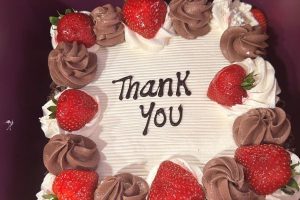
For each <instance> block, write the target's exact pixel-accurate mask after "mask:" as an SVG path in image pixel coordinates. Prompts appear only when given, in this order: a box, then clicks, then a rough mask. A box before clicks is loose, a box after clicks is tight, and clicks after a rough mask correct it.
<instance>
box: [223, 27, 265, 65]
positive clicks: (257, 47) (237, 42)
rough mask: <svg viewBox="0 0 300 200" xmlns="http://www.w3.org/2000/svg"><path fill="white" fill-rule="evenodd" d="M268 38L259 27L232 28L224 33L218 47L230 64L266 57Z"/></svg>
mask: <svg viewBox="0 0 300 200" xmlns="http://www.w3.org/2000/svg"><path fill="white" fill-rule="evenodd" d="M268 38H269V36H268V35H267V34H266V33H265V32H264V31H263V30H262V28H261V27H259V26H256V27H252V26H250V25H245V26H233V27H229V28H228V29H227V30H226V31H224V33H223V35H222V37H221V41H220V47H221V50H222V53H223V55H224V57H225V58H226V59H227V60H229V61H230V62H239V61H242V60H244V59H246V58H256V57H258V56H264V55H266V48H267V47H268V44H267V43H266V40H267V39H268Z"/></svg>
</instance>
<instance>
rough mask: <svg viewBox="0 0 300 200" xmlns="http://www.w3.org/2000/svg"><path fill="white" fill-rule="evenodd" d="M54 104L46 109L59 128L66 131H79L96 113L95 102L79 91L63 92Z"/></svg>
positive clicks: (96, 106) (96, 105)
mask: <svg viewBox="0 0 300 200" xmlns="http://www.w3.org/2000/svg"><path fill="white" fill-rule="evenodd" d="M54 102H55V103H56V106H51V107H49V108H48V110H50V111H52V112H53V113H52V114H51V115H50V118H56V119H57V122H58V125H59V127H60V128H62V129H64V130H66V131H76V130H79V129H81V128H82V127H84V125H85V124H87V123H88V122H90V121H91V120H92V119H93V117H94V116H95V114H96V113H97V111H98V104H97V102H96V101H95V100H94V99H93V98H92V97H91V96H90V95H88V94H87V93H85V92H83V91H81V90H76V89H69V90H65V91H64V92H63V93H62V94H61V95H60V96H59V98H58V100H57V102H56V101H55V100H54Z"/></svg>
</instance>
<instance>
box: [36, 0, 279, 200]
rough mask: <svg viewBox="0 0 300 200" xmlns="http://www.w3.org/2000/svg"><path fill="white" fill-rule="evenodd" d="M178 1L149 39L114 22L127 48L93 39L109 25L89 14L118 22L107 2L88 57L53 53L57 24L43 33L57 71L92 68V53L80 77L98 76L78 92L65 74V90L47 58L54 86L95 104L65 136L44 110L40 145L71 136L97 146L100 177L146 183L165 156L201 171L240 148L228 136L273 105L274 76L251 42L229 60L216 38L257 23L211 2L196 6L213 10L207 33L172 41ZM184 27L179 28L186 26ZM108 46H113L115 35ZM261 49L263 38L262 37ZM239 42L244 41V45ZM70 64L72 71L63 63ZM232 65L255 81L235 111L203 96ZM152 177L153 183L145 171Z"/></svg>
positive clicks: (241, 9)
mask: <svg viewBox="0 0 300 200" xmlns="http://www.w3.org/2000/svg"><path fill="white" fill-rule="evenodd" d="M184 2H185V1H174V2H173V3H172V2H171V4H170V5H167V6H166V7H167V10H168V11H167V12H168V13H167V15H166V18H165V20H164V24H163V25H162V27H161V28H160V29H159V30H158V32H157V33H156V35H155V37H153V38H152V39H146V38H144V37H143V36H141V35H140V34H138V33H136V32H135V31H133V30H131V29H130V28H129V27H128V26H127V25H126V24H125V23H124V24H123V23H122V22H119V23H122V24H119V25H118V26H124V27H123V28H124V33H123V34H124V40H125V41H124V42H123V43H120V44H117V45H111V43H110V41H109V42H108V43H109V44H107V41H105V39H107V40H109V39H111V38H110V37H108V36H107V35H106V36H107V37H106V38H105V37H104V36H103V34H100V36H101V37H100V36H98V35H97V31H98V33H99V32H101V30H102V29H101V28H103V27H105V28H107V27H108V24H104V25H103V24H102V25H101V24H100V25H99V24H98V25H99V26H98V27H97V23H98V22H99V21H97V20H99V18H97V16H98V17H100V18H101V17H103V16H104V14H103V13H102V14H101V15H100V14H99V13H98V15H97V12H100V11H101V12H103V10H101V9H103V8H104V7H106V8H107V9H106V10H108V11H111V10H113V11H114V12H115V14H114V15H110V16H109V17H110V18H107V19H109V20H107V19H106V20H107V21H108V22H107V23H110V22H111V23H112V24H113V25H116V23H118V22H116V21H114V20H115V19H114V20H113V19H112V18H111V16H114V17H116V16H118V13H119V12H121V11H120V10H119V9H118V8H114V7H112V6H107V5H106V6H104V7H99V8H96V9H95V10H94V11H92V12H91V16H92V17H93V19H94V23H95V27H94V31H95V34H96V37H97V39H96V40H97V44H95V45H93V46H92V47H90V48H88V52H89V53H86V52H85V53H82V51H83V52H84V47H83V45H81V46H80V45H79V44H77V43H70V44H69V46H68V45H67V46H66V45H65V44H61V43H60V44H58V46H57V41H58V39H57V38H56V37H57V30H56V27H55V26H52V27H51V35H52V44H53V46H54V48H56V49H63V50H62V52H63V53H66V55H63V56H65V57H63V58H65V59H66V60H67V62H69V63H67V62H66V61H64V62H65V63H67V64H66V66H64V64H62V66H60V67H58V68H59V70H63V69H65V68H67V67H71V68H72V67H74V66H75V65H77V66H80V67H82V65H86V66H88V65H89V64H91V62H92V61H91V56H90V57H89V58H87V59H86V58H85V57H84V56H83V57H81V56H82V55H83V54H84V55H87V54H91V55H96V57H97V58H95V59H97V63H96V70H95V69H91V68H88V67H87V69H86V70H85V71H88V72H91V71H96V72H95V75H94V78H93V79H92V80H91V81H90V82H88V83H86V82H85V80H84V81H81V80H80V81H81V82H80V83H82V82H84V83H82V85H81V86H80V87H77V86H78V85H76V84H77V83H76V84H75V82H76V81H77V82H78V80H77V79H79V78H78V77H75V78H74V77H71V78H70V76H73V75H72V74H71V73H70V71H68V70H66V71H67V72H66V73H65V74H67V75H66V76H68V81H65V82H68V83H69V82H72V81H74V80H75V81H74V82H73V83H72V84H73V85H75V86H76V87H72V84H69V85H68V84H66V85H63V84H60V83H61V82H62V79H61V77H60V76H62V75H61V74H59V73H58V72H57V70H56V71H55V70H54V69H53V68H52V66H53V59H54V57H55V56H56V57H57V52H56V54H55V53H52V52H51V53H50V56H49V68H50V74H51V77H52V78H53V80H54V82H55V83H56V84H57V85H58V86H67V87H68V88H80V90H81V91H84V92H86V93H87V94H88V95H90V96H91V97H93V99H94V100H95V101H96V102H97V104H98V105H99V106H98V112H97V113H96V114H95V115H94V117H93V119H92V120H90V121H89V122H88V123H87V124H86V125H85V126H84V127H82V128H80V129H79V130H75V131H68V130H63V128H61V126H59V124H58V123H57V120H56V119H51V118H50V117H49V114H50V113H51V112H50V111H49V110H48V108H49V107H50V106H54V105H55V104H54V102H53V101H51V100H50V101H49V102H48V103H47V104H46V105H45V106H44V107H43V111H44V116H43V117H42V118H41V119H40V121H41V123H42V129H43V131H44V132H45V135H46V137H48V138H52V137H54V136H55V135H58V134H70V133H71V134H75V135H82V136H85V137H87V138H89V139H91V140H92V141H93V142H95V143H96V145H97V149H98V151H99V152H100V160H99V162H98V163H97V169H96V172H97V173H98V174H99V180H103V179H104V178H105V177H107V176H113V175H115V174H120V173H131V174H134V175H136V176H140V177H143V178H146V177H147V176H148V174H149V172H150V170H151V169H152V168H153V167H155V166H156V167H157V166H159V164H160V163H161V162H162V161H164V160H168V159H171V158H180V159H184V160H185V162H186V163H189V164H190V165H193V166H197V167H200V169H202V168H203V167H204V165H205V164H206V163H207V162H208V161H209V160H211V159H213V158H215V157H220V156H230V157H233V155H234V151H235V150H236V148H237V147H238V146H240V144H239V143H237V144H236V138H234V137H233V125H234V122H235V120H236V118H237V117H239V116H240V115H243V114H245V113H247V112H248V111H249V110H251V109H255V108H275V107H276V103H277V101H278V97H277V95H278V94H279V92H280V89H279V87H278V85H277V81H276V78H275V70H274V68H273V67H272V65H271V64H270V63H269V62H268V61H266V60H264V58H263V57H262V56H263V54H261V51H262V49H261V47H256V46H255V45H254V46H255V48H258V50H257V49H253V48H252V47H251V48H250V49H249V50H247V52H245V56H244V55H243V53H241V54H242V57H243V56H244V58H243V59H238V60H237V59H235V60H234V61H232V60H230V59H228V58H227V57H226V55H228V54H226V52H224V51H226V50H224V48H223V49H221V48H220V43H222V42H221V41H222V40H226V41H227V40H229V41H230V40H231V39H226V38H225V39H224V38H223V37H226V36H224V35H225V34H224V32H225V31H231V29H230V28H231V27H239V28H241V27H242V29H244V30H246V29H247V28H244V25H246V24H249V25H251V26H256V25H258V22H257V21H256V19H255V18H254V17H253V15H252V14H251V12H250V10H251V6H250V5H248V4H244V3H240V2H238V1H235V2H231V1H216V0H215V1H214V2H213V4H212V5H210V4H209V3H207V2H206V1H201V3H202V4H203V5H202V7H203V6H204V5H205V6H206V7H205V8H202V7H201V9H204V10H203V13H205V12H208V11H209V12H210V10H211V14H209V15H208V16H209V20H208V21H207V23H205V24H204V25H202V27H204V26H209V27H210V28H209V29H208V31H206V32H205V34H203V33H199V34H200V35H199V36H198V35H197V36H195V38H188V37H190V35H189V34H192V33H193V30H192V31H191V32H189V33H187V35H181V36H180V34H178V33H181V31H182V30H181V31H180V30H179V29H178V22H177V21H176V20H178V16H177V14H178V13H179V14H180V12H182V10H185V11H186V7H185V8H184V9H182V10H180V9H178V8H177V6H180V4H184ZM195 2H197V1H195ZM199 2H200V1H199ZM199 2H198V3H199ZM195 5H196V4H195ZM183 6H185V5H183ZM99 9H100V11H99ZM104 10H105V9H104ZM178 10H179V11H178ZM191 12H192V11H191ZM85 13H87V12H85ZM116 13H117V14H116ZM203 15H204V16H206V14H203ZM104 18H105V17H104ZM202 20H204V19H202ZM100 21H101V20H100ZM104 21H105V20H104ZM112 21H113V22H112ZM200 21H201V20H200ZM174 24H176V26H175V25H174ZM109 25H111V24H109ZM119 28H120V27H118V28H116V29H117V32H118V34H115V35H114V37H116V40H119V39H121V38H122V36H120V35H119ZM107 29H109V28H107ZM120 29H121V28H120ZM184 29H186V30H185V31H187V30H188V29H189V28H186V27H185V28H184ZM228 29H229V30H228ZM109 30H110V29H109ZM242 31H243V30H242ZM247 31H249V32H251V31H252V30H251V31H250V30H248V29H247V30H246V32H247ZM104 32H105V31H104ZM233 32H235V31H233ZM254 32H255V30H254ZM226 33H227V32H226ZM255 33H256V32H255ZM105 34H106V33H105ZM99 38H100V39H99ZM103 38H104V39H103ZM187 38H188V39H187ZM111 40H113V42H115V40H114V38H112V39H111ZM121 40H122V39H121ZM250 40H251V39H250ZM227 42H228V41H227ZM242 42H243V41H242ZM250 42H252V41H250ZM259 42H260V43H262V42H264V41H261V39H260V40H259ZM236 43H237V42H236ZM236 43H235V44H233V47H232V48H233V49H234V48H238V47H236V45H238V44H236ZM64 45H65V46H64ZM230 45H232V44H229V43H227V44H226V45H225V47H226V48H228V49H230V47H229V46H230ZM247 45H248V43H247V44H246V45H245V46H247ZM259 45H261V44H258V46H259ZM221 46H222V44H221ZM264 48H265V47H264ZM66 49H67V50H66ZM228 49H227V50H228ZM54 51H55V50H54ZM57 51H58V50H57ZM228 51H229V50H228ZM237 51H238V50H237ZM241 51H244V50H241ZM252 51H253V52H254V54H255V56H253V54H252V53H253V52H252ZM68 52H71V53H69V54H68ZM76 52H79V53H78V55H79V57H80V58H79V59H77V60H78V61H76V62H75V61H73V60H72V61H70V60H68V59H69V57H70V59H71V57H74V54H76ZM238 53H239V52H238ZM233 54H235V53H233ZM51 56H52V57H51ZM67 56H69V57H67ZM239 56H240V55H239ZM239 56H236V57H239ZM56 57H55V59H56ZM66 57H67V58H66ZM225 57H226V58H225ZM247 57H248V58H247ZM51 59H52V60H51ZM72 59H73V58H72ZM77 62H78V63H79V64H78V63H77ZM70 63H75V64H74V66H69V65H70ZM232 63H235V64H237V65H240V66H241V67H242V68H243V69H244V70H245V72H246V74H250V73H252V72H253V73H254V74H255V87H253V88H251V89H250V90H248V91H247V97H243V99H242V103H241V104H236V105H233V106H230V107H229V106H226V105H220V104H218V103H217V102H215V101H212V100H211V99H210V98H209V97H208V96H207V93H208V87H209V85H210V83H211V81H212V80H213V79H214V77H215V75H216V74H217V73H218V72H219V71H220V70H221V69H223V68H224V67H226V66H229V65H231V64H232ZM94 67H95V66H94ZM61 73H62V74H63V72H61ZM77 75H78V74H77ZM74 76H76V74H75V75H74ZM78 76H85V75H81V74H79V75H78ZM61 94H62V92H56V93H55V98H56V99H57V98H59V97H60V95H61ZM45 151H46V150H45ZM74 151H76V150H74ZM75 157H76V156H75ZM44 159H45V157H44ZM72 159H73V158H72ZM67 160H68V158H67ZM51 162H53V161H51ZM61 162H68V161H65V160H62V161H61ZM46 166H47V164H46ZM47 168H48V167H47ZM152 172H153V170H152ZM47 176H48V177H47V178H46V179H47V180H46V179H45V181H46V182H47V181H49V180H50V179H51V181H49V182H48V186H45V184H46V183H44V186H43V187H42V192H41V193H40V194H39V195H38V197H39V198H41V199H42V197H41V195H42V194H45V193H46V194H48V193H52V192H53V191H52V189H51V186H49V184H50V185H51V184H52V182H53V180H54V178H53V177H54V175H47ZM151 177H152V178H151V179H152V180H153V179H154V178H153V177H154V176H153V174H152V175H151ZM201 177H202V176H201ZM198 179H199V177H198ZM199 180H201V179H199ZM99 182H100V181H99ZM46 185H47V184H46ZM45 188H46V189H45ZM100 199H101V198H100ZM103 199H105V198H103ZM111 199H112V198H111ZM208 199H209V198H208Z"/></svg>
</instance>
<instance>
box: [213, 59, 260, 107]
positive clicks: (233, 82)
mask: <svg viewBox="0 0 300 200" xmlns="http://www.w3.org/2000/svg"><path fill="white" fill-rule="evenodd" d="M254 82H255V80H254V75H253V73H250V74H249V75H246V71H245V70H244V69H243V68H242V67H241V66H239V65H236V64H234V65H229V66H227V67H224V68H223V69H222V70H221V71H219V72H218V73H217V74H216V75H215V77H214V78H213V80H212V81H211V82H210V84H209V87H208V91H207V96H208V97H209V98H210V99H211V100H213V101H216V102H217V103H219V104H221V105H224V106H233V105H235V104H242V103H243V98H246V97H247V96H248V95H247V92H246V90H250V89H251V88H253V87H254V85H253V84H254Z"/></svg>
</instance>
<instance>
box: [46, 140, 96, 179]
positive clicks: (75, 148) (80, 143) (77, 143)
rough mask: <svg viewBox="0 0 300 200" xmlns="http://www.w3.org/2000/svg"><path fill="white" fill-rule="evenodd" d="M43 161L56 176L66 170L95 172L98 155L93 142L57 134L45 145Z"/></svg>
mask: <svg viewBox="0 0 300 200" xmlns="http://www.w3.org/2000/svg"><path fill="white" fill-rule="evenodd" d="M43 160H44V164H45V166H46V168H47V169H48V171H49V172H50V173H52V174H54V175H58V174H59V173H60V172H61V171H63V170H66V169H84V170H95V169H96V168H97V166H98V163H99V160H100V154H99V151H98V149H97V146H96V144H95V142H93V141H92V140H91V139H89V138H87V137H84V136H81V135H74V134H59V135H55V136H53V137H52V138H51V139H50V141H49V142H48V144H46V146H45V148H44V154H43Z"/></svg>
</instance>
